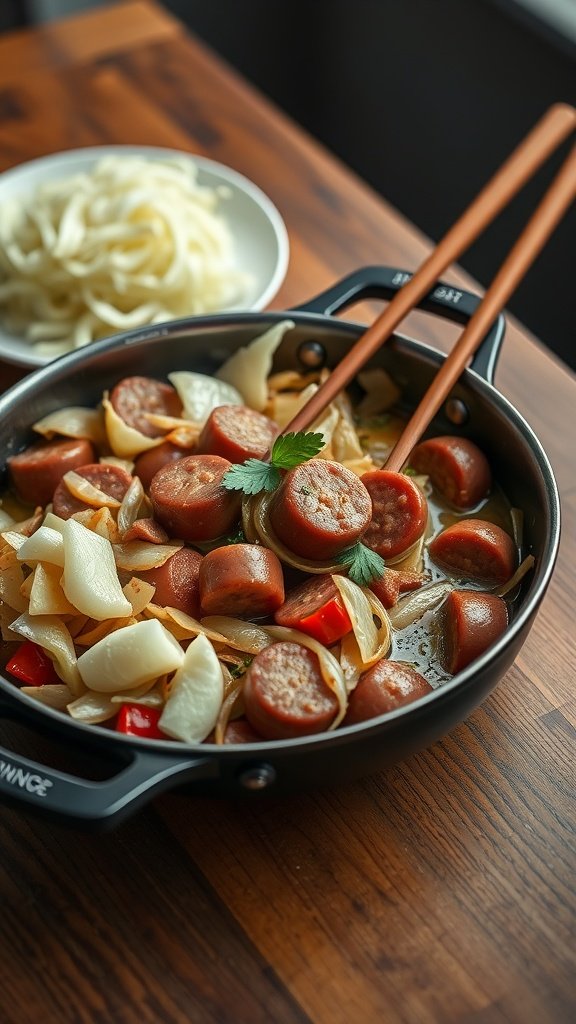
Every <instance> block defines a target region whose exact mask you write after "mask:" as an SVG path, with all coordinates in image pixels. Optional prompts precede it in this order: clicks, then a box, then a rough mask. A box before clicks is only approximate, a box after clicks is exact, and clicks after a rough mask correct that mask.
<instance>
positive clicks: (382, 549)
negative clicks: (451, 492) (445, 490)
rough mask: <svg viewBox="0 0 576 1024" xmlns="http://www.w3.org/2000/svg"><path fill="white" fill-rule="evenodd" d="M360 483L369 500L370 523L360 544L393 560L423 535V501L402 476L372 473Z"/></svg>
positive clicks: (425, 516) (425, 509) (380, 471)
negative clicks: (364, 488) (370, 508)
mask: <svg viewBox="0 0 576 1024" xmlns="http://www.w3.org/2000/svg"><path fill="white" fill-rule="evenodd" d="M361 479H362V483H363V484H364V486H365V487H366V489H367V491H368V493H369V495H370V498H371V499H372V520H371V522H370V525H369V527H368V529H367V530H366V533H365V534H364V536H363V538H362V541H363V543H364V544H366V545H367V546H368V547H369V548H372V550H373V551H376V552H377V553H378V554H379V555H381V556H382V558H396V557H397V556H398V555H401V554H402V553H403V552H404V551H408V550H409V548H411V547H412V546H413V544H415V543H416V541H417V540H419V539H420V537H421V536H422V534H423V533H424V530H425V529H426V523H427V521H428V506H427V504H426V498H425V497H424V495H423V494H422V491H421V490H420V488H419V487H417V486H416V484H415V483H414V481H413V480H411V479H410V477H409V476H406V474H405V473H391V472H389V471H388V470H386V469H374V470H371V471H370V472H369V473H364V475H363V476H362V478H361Z"/></svg>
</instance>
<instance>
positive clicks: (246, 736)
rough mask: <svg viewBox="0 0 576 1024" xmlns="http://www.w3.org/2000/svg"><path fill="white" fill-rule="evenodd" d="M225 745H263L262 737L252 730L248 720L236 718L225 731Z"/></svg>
mask: <svg viewBox="0 0 576 1024" xmlns="http://www.w3.org/2000/svg"><path fill="white" fill-rule="evenodd" d="M224 743H262V736H259V735H258V733H257V732H256V730H255V729H253V728H252V726H251V725H250V722H249V721H248V719H247V718H235V719H234V721H232V722H228V725H227V726H226V729H225V730H224Z"/></svg>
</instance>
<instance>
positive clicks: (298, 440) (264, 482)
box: [222, 432, 324, 494]
mask: <svg viewBox="0 0 576 1024" xmlns="http://www.w3.org/2000/svg"><path fill="white" fill-rule="evenodd" d="M323 447H324V434H313V433H309V434H305V433H303V432H298V433H297V434H281V435H280V437H277V438H276V440H275V441H274V444H273V446H272V452H271V454H270V461H269V462H264V461H263V460H262V459H246V462H243V463H242V464H241V465H239V466H232V468H231V469H229V470H228V472H227V473H225V474H224V476H223V478H222V483H223V484H224V487H226V488H227V489H228V490H229V491H244V494H259V493H260V491H274V490H275V489H276V488H277V487H278V484H279V483H280V481H281V479H282V474H281V472H280V470H281V469H293V468H294V466H299V465H300V464H301V463H302V462H308V460H309V459H313V458H314V456H315V455H318V452H319V451H321V449H322V448H323Z"/></svg>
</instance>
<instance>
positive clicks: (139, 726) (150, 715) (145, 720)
mask: <svg viewBox="0 0 576 1024" xmlns="http://www.w3.org/2000/svg"><path fill="white" fill-rule="evenodd" d="M161 714H162V708H148V707H145V705H144V704H123V705H122V707H121V708H120V712H119V714H118V718H117V720H116V732H123V733H125V734H126V735H127V736H145V737H146V739H149V740H165V739H166V738H167V737H166V734H165V733H163V732H161V731H160V729H159V728H158V719H159V718H160V715H161Z"/></svg>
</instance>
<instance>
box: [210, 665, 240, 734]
mask: <svg viewBox="0 0 576 1024" xmlns="http://www.w3.org/2000/svg"><path fill="white" fill-rule="evenodd" d="M234 683H235V685H234V687H233V688H231V689H230V690H229V692H228V693H227V694H226V696H225V698H224V700H223V701H222V706H221V708H220V713H219V715H218V720H217V722H216V728H215V730H214V742H215V743H217V744H218V745H219V746H221V745H222V744H223V743H224V735H225V733H226V726H227V725H228V722H229V721H230V719H231V718H233V717H238V713H241V712H240V708H241V707H242V710H243V701H242V691H243V688H244V679H235V680H234Z"/></svg>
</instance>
